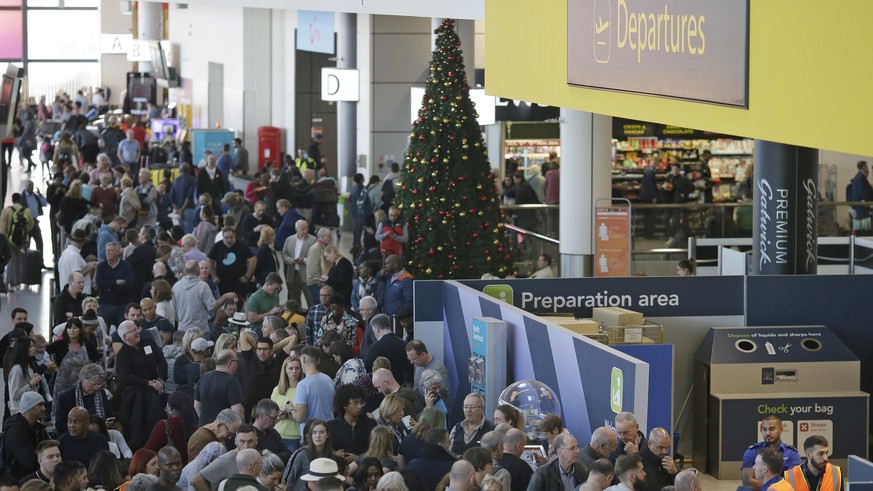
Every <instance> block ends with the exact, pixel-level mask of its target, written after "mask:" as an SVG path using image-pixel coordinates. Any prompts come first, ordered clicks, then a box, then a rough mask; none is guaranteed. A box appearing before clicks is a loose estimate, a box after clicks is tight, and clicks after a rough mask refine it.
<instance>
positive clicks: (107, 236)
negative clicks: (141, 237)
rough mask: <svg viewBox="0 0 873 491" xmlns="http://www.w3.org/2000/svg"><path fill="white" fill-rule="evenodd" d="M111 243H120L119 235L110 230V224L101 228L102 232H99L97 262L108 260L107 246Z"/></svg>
mask: <svg viewBox="0 0 873 491" xmlns="http://www.w3.org/2000/svg"><path fill="white" fill-rule="evenodd" d="M110 242H118V234H117V233H115V231H114V230H112V229H111V228H109V225H108V224H103V225H101V226H100V230H99V231H98V232H97V260H98V261H105V260H106V244H108V243H110Z"/></svg>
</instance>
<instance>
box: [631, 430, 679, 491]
mask: <svg viewBox="0 0 873 491" xmlns="http://www.w3.org/2000/svg"><path fill="white" fill-rule="evenodd" d="M646 443H647V444H646V446H644V447H643V448H641V449H640V457H641V458H642V459H643V469H644V470H645V471H646V489H648V490H650V491H653V490H660V489H661V488H663V487H664V486H670V485H672V484H673V480H674V478H675V477H676V474H678V473H679V469H678V468H677V467H676V463H675V462H673V457H671V456H670V447H671V446H672V445H673V442H672V441H671V440H670V434H669V433H667V430H665V429H664V428H654V429H653V430H652V431H650V432H649V439H648V441H647V442H646Z"/></svg>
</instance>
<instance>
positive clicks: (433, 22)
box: [430, 17, 446, 49]
mask: <svg viewBox="0 0 873 491" xmlns="http://www.w3.org/2000/svg"><path fill="white" fill-rule="evenodd" d="M444 20H446V18H445V17H432V18H431V19H430V47H431V48H432V49H436V38H437V35H436V33H434V31H436V30H437V29H439V28H440V26H441V25H443V21H444Z"/></svg>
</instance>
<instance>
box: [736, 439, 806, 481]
mask: <svg viewBox="0 0 873 491" xmlns="http://www.w3.org/2000/svg"><path fill="white" fill-rule="evenodd" d="M782 463H783V460H782V454H781V453H779V452H778V451H776V450H774V449H772V448H765V449H764V450H761V453H759V454H758V456H757V457H755V465H754V467H753V469H754V472H755V479H757V480H758V481H759V482H760V483H761V491H767V490H770V491H794V488H792V487H791V485H790V484H788V481H786V480H785V479H783V478H782ZM741 487H742V486H741Z"/></svg>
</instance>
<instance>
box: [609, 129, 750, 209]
mask: <svg viewBox="0 0 873 491" xmlns="http://www.w3.org/2000/svg"><path fill="white" fill-rule="evenodd" d="M612 143H613V147H612V149H613V151H612V189H613V193H612V194H613V197H617V198H627V199H629V200H631V201H639V190H640V183H641V181H642V173H643V170H644V169H645V168H646V167H647V166H649V165H652V166H653V167H654V169H655V172H656V178H657V180H658V183H659V185H660V184H661V183H663V181H664V179H665V178H666V176H667V173H668V172H669V171H670V166H671V165H672V164H673V163H678V164H680V165H682V170H683V172H684V173H685V176H686V177H687V178H688V179H690V180H691V181H692V182H693V183H694V185H695V188H697V190H698V192H697V193H694V194H693V195H692V196H691V199H701V198H702V195H703V193H701V192H699V190H703V189H706V188H707V187H708V188H710V189H712V194H713V200H714V201H735V200H736V199H737V198H739V196H738V195H737V190H736V183H738V182H740V181H742V180H743V179H745V176H746V168H747V167H748V166H749V165H751V164H752V156H753V151H754V140H751V139H748V138H736V137H731V136H725V135H718V134H715V133H708V132H703V131H697V130H692V129H687V128H679V127H677V126H670V125H661V124H655V123H643V122H639V121H630V120H624V119H621V118H614V119H613V140H612ZM704 150H709V151H710V152H711V153H712V158H711V159H710V161H709V173H710V178H709V181H708V182H707V180H706V178H705V174H704V172H703V165H704V164H703V161H702V160H701V159H700V157H701V154H702V153H703V151H704Z"/></svg>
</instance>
